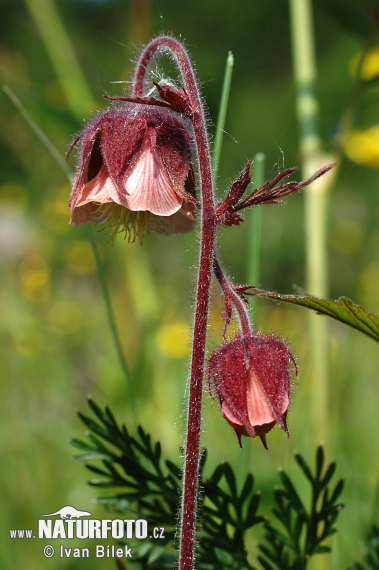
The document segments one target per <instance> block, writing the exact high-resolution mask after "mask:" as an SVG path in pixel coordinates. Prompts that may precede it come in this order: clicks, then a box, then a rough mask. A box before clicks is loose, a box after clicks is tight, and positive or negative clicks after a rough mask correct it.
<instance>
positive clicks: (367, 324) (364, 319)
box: [249, 287, 379, 342]
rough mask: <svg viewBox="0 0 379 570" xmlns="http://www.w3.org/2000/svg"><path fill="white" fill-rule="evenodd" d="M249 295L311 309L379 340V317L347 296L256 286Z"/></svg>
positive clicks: (250, 290)
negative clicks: (286, 292)
mask: <svg viewBox="0 0 379 570" xmlns="http://www.w3.org/2000/svg"><path fill="white" fill-rule="evenodd" d="M249 295H253V296H256V297H264V298H267V299H272V300H274V301H280V302H283V303H290V304H291V305H298V306H300V307H305V308H307V309H311V310H313V311H316V312H317V313H319V314H322V315H327V316H328V317H331V318H332V319H335V320H337V321H340V322H341V323H344V324H345V325H348V326H350V327H352V328H354V329H356V330H358V331H360V332H362V333H364V334H366V335H367V336H369V337H370V338H372V339H373V340H376V341H377V342H379V317H377V316H376V315H373V314H371V313H368V312H367V311H365V309H364V308H363V307H360V306H359V305H355V304H354V303H353V301H351V300H350V299H348V298H347V297H339V298H338V299H337V300H336V301H330V300H328V299H319V298H317V297H312V296H311V295H309V296H308V295H307V296H304V295H280V294H279V293H275V292H271V291H261V290H259V289H256V288H255V287H252V288H251V289H249Z"/></svg>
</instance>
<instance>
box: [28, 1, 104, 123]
mask: <svg viewBox="0 0 379 570" xmlns="http://www.w3.org/2000/svg"><path fill="white" fill-rule="evenodd" d="M24 1H25V4H26V7H27V8H28V10H29V12H30V14H31V16H32V18H33V20H34V23H35V25H36V27H37V30H38V32H39V34H40V37H41V40H42V41H43V44H44V46H45V49H46V51H47V54H48V55H49V57H50V60H51V63H52V65H53V67H54V69H55V73H56V75H57V77H58V79H59V82H60V85H61V88H62V91H63V93H64V96H65V98H66V101H67V105H68V107H69V109H70V110H71V112H72V114H73V115H74V117H76V118H77V119H78V120H79V121H80V122H81V121H82V120H83V117H85V116H88V110H89V109H90V108H94V102H93V98H92V95H91V91H90V89H89V88H88V86H87V82H86V79H85V77H84V74H83V72H82V70H81V68H80V65H79V63H78V60H77V57H76V55H75V52H74V49H73V47H72V44H71V42H70V38H69V37H68V34H67V33H66V30H65V27H64V25H63V23H62V21H61V18H60V15H59V12H58V10H57V9H56V6H55V4H54V2H53V1H52V0H24Z"/></svg>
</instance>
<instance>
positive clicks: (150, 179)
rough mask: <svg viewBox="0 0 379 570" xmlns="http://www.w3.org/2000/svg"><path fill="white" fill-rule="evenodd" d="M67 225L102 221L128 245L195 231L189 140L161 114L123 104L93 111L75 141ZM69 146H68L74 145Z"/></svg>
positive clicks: (169, 117) (175, 121)
mask: <svg viewBox="0 0 379 570" xmlns="http://www.w3.org/2000/svg"><path fill="white" fill-rule="evenodd" d="M78 141H80V143H81V148H80V155H79V161H78V166H77V170H76V176H75V180H74V183H73V187H72V192H71V196H70V201H69V207H70V210H71V223H73V224H75V225H80V224H85V223H87V222H93V223H96V224H98V223H103V222H105V223H106V224H107V225H108V226H109V227H110V228H112V230H113V232H114V233H116V232H117V231H118V229H119V228H121V229H125V231H126V234H127V235H128V238H129V240H132V241H134V239H135V237H136V236H137V237H138V238H139V239H140V240H141V239H142V237H143V235H144V233H145V231H146V230H147V231H149V230H150V229H151V230H154V231H157V232H160V233H164V234H170V233H173V232H188V231H190V230H192V228H193V227H194V225H195V212H196V207H195V202H196V198H195V190H194V176H193V170H192V166H191V150H190V141H189V134H188V132H187V130H186V128H185V126H184V124H183V123H182V122H181V121H180V120H179V119H178V118H176V117H175V116H174V114H173V113H172V112H170V111H168V110H166V109H161V108H158V107H148V106H144V105H139V104H134V103H126V104H125V103H124V104H122V105H119V106H118V107H114V108H110V109H107V110H105V111H102V112H100V113H99V114H98V115H97V116H96V117H95V118H94V119H93V120H92V121H90V122H89V123H88V124H87V126H86V127H85V129H84V131H83V132H82V134H81V135H80V137H79V138H78V139H77V141H76V142H78ZM74 144H75V143H74Z"/></svg>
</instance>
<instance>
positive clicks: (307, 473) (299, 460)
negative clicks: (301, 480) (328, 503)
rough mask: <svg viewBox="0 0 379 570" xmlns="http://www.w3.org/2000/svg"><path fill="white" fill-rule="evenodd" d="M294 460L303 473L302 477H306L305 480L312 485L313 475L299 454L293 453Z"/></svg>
mask: <svg viewBox="0 0 379 570" xmlns="http://www.w3.org/2000/svg"><path fill="white" fill-rule="evenodd" d="M294 455H295V459H296V461H297V463H298V465H299V467H300V468H301V470H302V472H303V473H304V475H305V476H306V478H307V479H308V480H309V481H310V482H311V483H312V485H313V483H314V479H313V475H312V472H311V470H310V469H309V467H308V465H307V464H306V462H305V461H304V459H303V458H302V456H301V455H300V453H295V454H294Z"/></svg>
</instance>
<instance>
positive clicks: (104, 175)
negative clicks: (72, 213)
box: [74, 164, 119, 208]
mask: <svg viewBox="0 0 379 570" xmlns="http://www.w3.org/2000/svg"><path fill="white" fill-rule="evenodd" d="M115 193H116V190H115V186H114V184H113V182H112V180H111V179H110V177H109V174H108V171H107V168H106V166H105V165H104V164H102V166H101V168H100V171H99V172H98V173H97V174H96V176H95V178H93V179H92V180H91V181H90V182H87V184H85V185H84V186H83V188H82V189H81V191H80V192H79V194H78V197H77V199H76V200H75V205H74V207H75V208H77V207H79V206H83V205H84V204H88V203H89V202H98V203H100V204H105V203H107V202H115V201H116V200H114V199H113V198H111V197H110V194H112V195H114V194H115ZM118 203H119V202H118Z"/></svg>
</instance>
